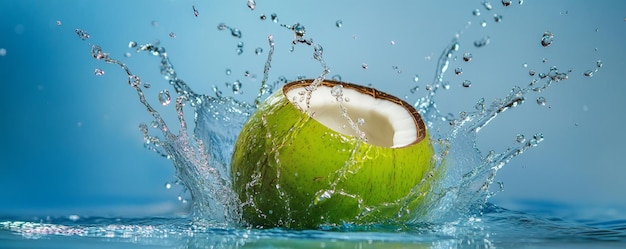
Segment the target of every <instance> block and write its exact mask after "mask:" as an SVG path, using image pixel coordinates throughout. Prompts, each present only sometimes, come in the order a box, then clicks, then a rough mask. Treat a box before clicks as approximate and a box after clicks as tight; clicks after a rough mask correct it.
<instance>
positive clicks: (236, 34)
mask: <svg viewBox="0 0 626 249" xmlns="http://www.w3.org/2000/svg"><path fill="white" fill-rule="evenodd" d="M230 34H231V35H232V36H234V37H237V38H241V30H239V29H231V30H230Z"/></svg>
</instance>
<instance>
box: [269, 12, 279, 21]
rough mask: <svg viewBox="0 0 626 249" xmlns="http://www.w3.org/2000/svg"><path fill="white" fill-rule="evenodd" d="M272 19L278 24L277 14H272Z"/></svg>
mask: <svg viewBox="0 0 626 249" xmlns="http://www.w3.org/2000/svg"><path fill="white" fill-rule="evenodd" d="M270 18H272V22H274V23H278V15H276V13H272V14H271V15H270Z"/></svg>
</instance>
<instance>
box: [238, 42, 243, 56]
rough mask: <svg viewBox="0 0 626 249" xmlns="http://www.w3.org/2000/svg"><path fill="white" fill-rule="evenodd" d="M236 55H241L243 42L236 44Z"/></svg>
mask: <svg viewBox="0 0 626 249" xmlns="http://www.w3.org/2000/svg"><path fill="white" fill-rule="evenodd" d="M236 51H237V55H241V54H243V42H239V43H237V50H236Z"/></svg>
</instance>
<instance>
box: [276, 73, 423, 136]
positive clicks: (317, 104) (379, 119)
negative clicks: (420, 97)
mask: <svg viewBox="0 0 626 249" xmlns="http://www.w3.org/2000/svg"><path fill="white" fill-rule="evenodd" d="M304 87H305V85H298V86H296V87H290V88H287V89H285V92H284V94H285V95H286V97H287V98H288V99H289V100H290V101H291V102H292V103H293V104H294V105H297V106H298V108H299V109H300V110H303V111H306V112H307V113H309V114H310V115H311V117H312V118H314V119H315V120H317V121H318V122H320V123H321V124H323V125H325V126H326V127H328V128H330V129H332V130H334V131H336V132H339V133H342V134H344V135H349V136H356V137H358V134H357V131H356V130H355V129H354V128H352V126H351V125H350V123H349V121H348V119H347V118H345V117H344V116H342V109H341V107H340V105H339V103H338V101H337V98H336V97H335V96H333V95H332V94H331V90H332V86H328V84H322V85H319V86H318V87H317V89H316V90H314V91H312V92H311V99H310V102H309V105H308V106H307V104H306V101H305V99H306V98H305V97H304V96H305V93H306V90H305V88H304ZM358 87H360V86H354V85H343V88H342V94H343V99H344V101H343V102H342V105H343V106H344V107H345V109H346V110H347V112H346V113H347V114H348V116H349V117H350V119H351V120H352V121H353V122H354V123H357V120H359V119H362V120H363V121H364V122H363V123H359V124H358V125H357V127H358V130H359V131H361V132H363V133H364V134H365V138H366V142H367V143H369V144H372V145H377V146H382V147H389V148H400V147H405V146H408V145H411V144H414V143H416V142H419V141H421V139H422V138H423V136H424V131H423V130H420V129H425V128H424V127H423V124H422V126H421V128H420V125H418V123H417V122H422V121H421V120H419V121H418V120H416V119H415V115H416V114H413V113H411V110H407V108H406V107H404V106H402V105H399V104H397V103H396V102H393V101H390V100H389V98H390V96H389V95H386V94H384V95H385V96H384V97H378V98H376V97H374V96H372V95H370V93H363V92H361V91H358V90H356V88H358ZM363 88H364V87H363ZM364 89H367V88H364ZM369 90H371V89H369ZM376 92H377V91H376ZM378 93H380V92H378ZM398 100H399V99H396V101H398ZM411 108H412V107H411ZM413 111H415V110H413ZM415 113H416V112H415Z"/></svg>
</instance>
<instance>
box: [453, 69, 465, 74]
mask: <svg viewBox="0 0 626 249" xmlns="http://www.w3.org/2000/svg"><path fill="white" fill-rule="evenodd" d="M454 74H456V75H461V74H463V68H460V67H457V68H455V69H454Z"/></svg>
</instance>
